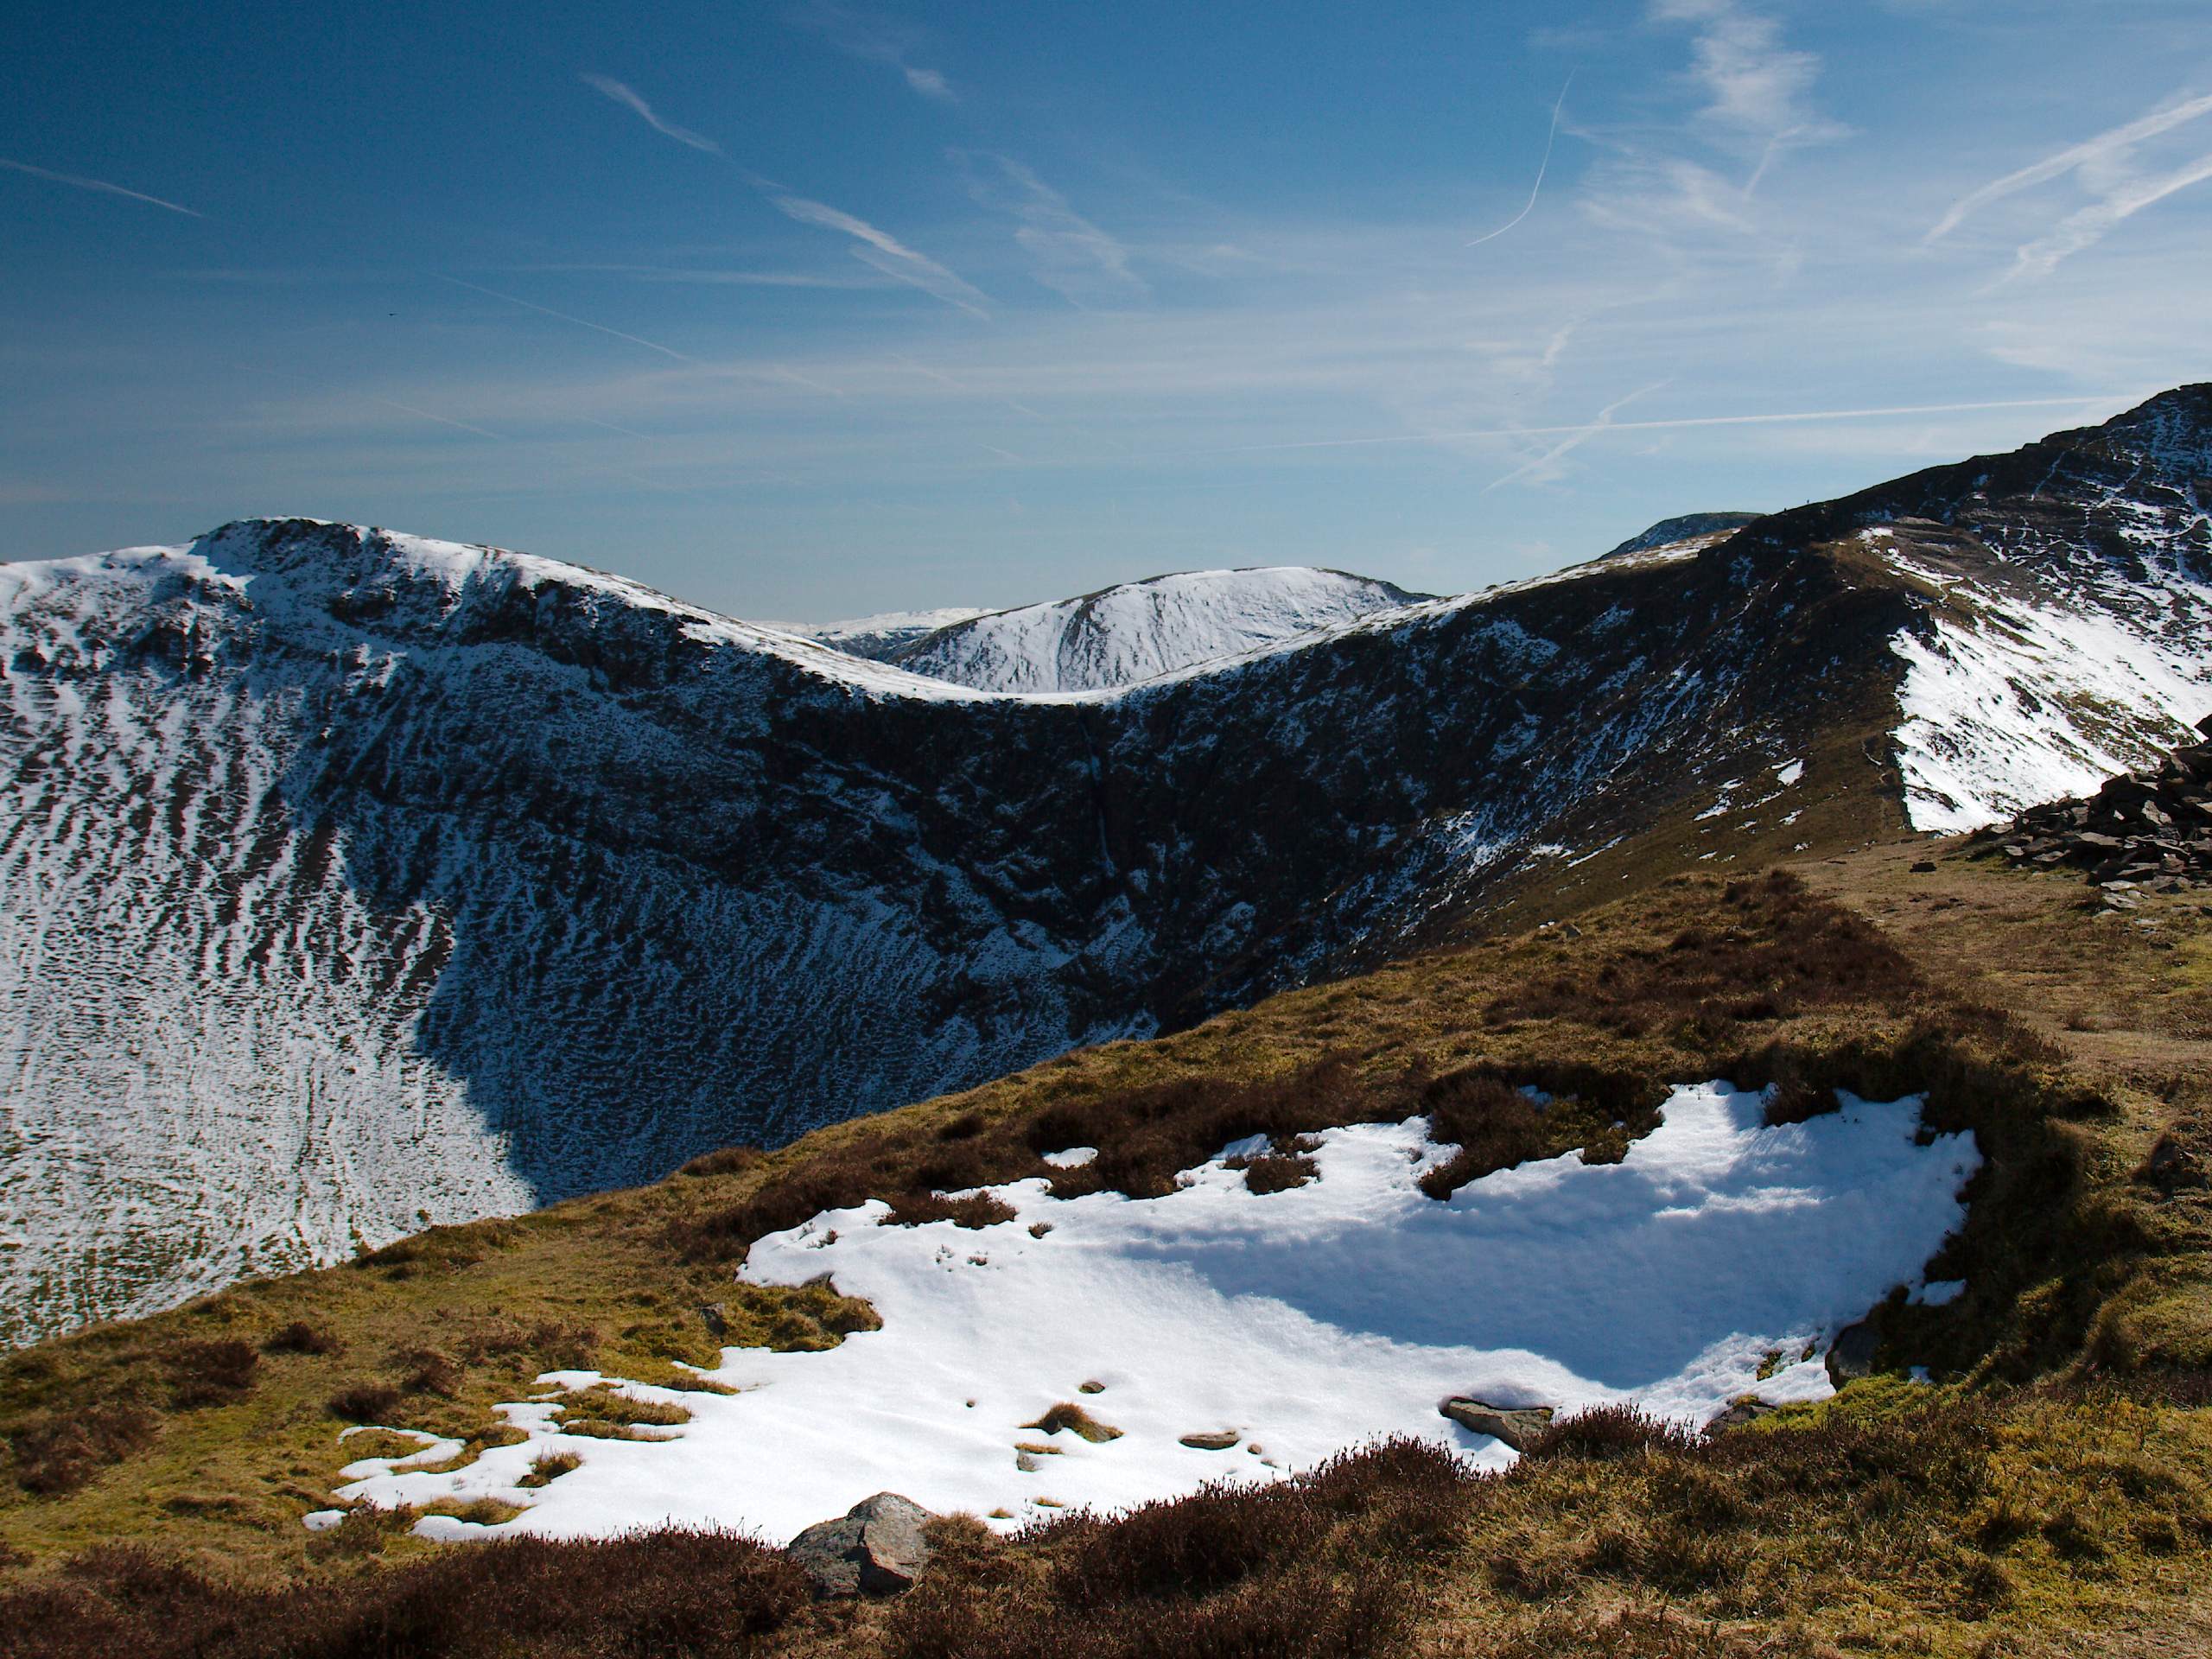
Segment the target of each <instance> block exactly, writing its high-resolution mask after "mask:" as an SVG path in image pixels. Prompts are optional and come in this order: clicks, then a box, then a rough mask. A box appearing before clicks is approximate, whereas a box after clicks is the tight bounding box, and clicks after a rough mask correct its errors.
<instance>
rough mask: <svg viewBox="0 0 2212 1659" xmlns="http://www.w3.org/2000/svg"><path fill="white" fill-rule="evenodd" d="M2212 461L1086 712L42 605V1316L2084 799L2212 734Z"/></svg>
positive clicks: (390, 558)
mask: <svg viewBox="0 0 2212 1659" xmlns="http://www.w3.org/2000/svg"><path fill="white" fill-rule="evenodd" d="M2208 431H2212V394H2208V392H2206V391H2204V390H2202V389H2192V390H2190V391H2184V392H2178V393H2174V394H2171V395H2169V396H2168V397H2164V398H2162V399H2159V400H2158V401H2157V402H2155V403H2153V404H2151V405H2147V406H2146V407H2145V409H2144V410H2139V411H2137V412H2136V413H2135V414H2134V415H2132V416H2126V417H2123V419H2121V420H2120V421H2118V422H2115V423H2113V424H2112V425H2111V426H2109V427H2107V428H2103V429H2097V430H2095V431H2092V432H2088V433H2077V434H2069V435H2061V436H2060V437H2058V438H2055V439H2052V440H2050V441H2048V442H2045V443H2043V444H2039V445H2035V446H2031V448H2028V449H2026V450H2024V451H2022V452H2020V453H2019V454H2016V455H2013V456H2009V457H2004V458H2000V459H1998V460H1994V461H1974V462H1969V463H1966V464H1964V465H1963V466H1961V467H1951V468H1939V469H1936V470H1934V471H1931V472H1929V473H1925V474H1917V475H1916V476H1915V477H1914V478H1911V479H1908V480H1901V481H1900V482H1898V483H1897V484H1894V485H1890V486H1883V487H1882V488H1881V489H1878V490H1875V491H1871V492H1868V493H1866V494H1864V495H1862V496H1859V497H1853V498H1851V499H1848V500H1847V501H1843V502H1839V503H1834V504H1831V505H1827V506H1824V507H1820V508H1808V509H1803V510H1801V511H1800V512H1796V513H1791V514H1787V515H1781V516H1778V517H1776V518H1768V519H1763V520H1759V521H1758V522H1757V523H1754V524H1751V525H1749V526H1747V527H1745V529H1743V530H1742V531H1738V533H1737V534H1736V535H1735V536H1733V537H1731V538H1729V539H1727V540H1726V541H1724V542H1722V543H1719V544H1716V545H1713V546H1710V547H1707V548H1704V549H1703V550H1698V549H1696V548H1694V547H1688V546H1675V547H1672V548H1661V549H1655V550H1648V551H1645V552H1643V553H1638V554H1635V555H1630V556H1622V557H1620V558H1617V559H1606V560H1600V561H1598V562H1595V563H1592V564H1590V565H1586V566H1583V567H1580V568H1579V569H1575V570H1573V571H1568V572H1563V573H1561V574H1560V575H1557V576H1554V577H1549V578H1545V579H1543V580H1541V581H1538V582H1527V583H1521V584H1517V585H1515V586H1512V587H1509V588H1498V589H1493V590H1491V591H1490V592H1487V593H1484V594H1478V595H1474V596H1471V597H1469V598H1465V599H1458V600H1443V601H1428V602H1426V603H1421V604H1414V605H1409V606H1399V607H1394V608H1391V609H1389V610H1386V611H1383V612H1380V613H1376V614H1374V615H1372V616H1369V617H1364V618H1361V619H1358V620H1352V621H1350V622H1346V623H1342V624H1339V625H1338V626H1334V627H1332V628H1328V629H1324V630H1321V631H1319V632H1311V633H1306V634H1301V635H1299V636H1298V637H1296V638H1295V639H1292V640H1290V641H1288V642H1286V643H1284V644H1282V645H1277V646H1274V647H1270V648H1262V649H1259V650H1255V651H1252V652H1246V653H1245V654H1243V655H1242V656H1238V657H1233V658H1229V659H1227V660H1225V661H1221V662H1211V663H1208V664H1205V665H1203V666H1202V667H1199V668H1193V669H1185V670H1183V671H1177V672H1172V673H1168V674H1165V675H1162V676H1160V677H1156V678H1154V679H1152V680H1149V681H1147V682H1145V683H1141V684H1139V685H1136V686H1134V687H1129V688H1126V689H1121V690H1102V691H1096V692H1090V693H1084V694H1065V693H1062V694H1055V695H1049V696H1015V695H1007V694H1003V693H989V692H979V691H976V690H969V689H967V688H963V687H960V686H956V685H952V684H948V683H945V682H944V681H941V680H937V679H931V678H926V677H920V676H918V675H915V674H912V673H908V672H906V671H902V670H900V669H899V668H897V667H895V666H887V665H881V664H874V663H869V662H864V661H861V660H859V659H857V658H853V657H850V656H848V655H844V654H842V653H840V652H835V651H831V650H829V649H828V648H826V647H823V646H822V645H817V644H814V643H812V642H810V641H807V640H804V639H798V638H796V637H794V636H792V635H790V634H787V633H783V632H778V631H775V630H772V629H765V628H760V627H756V626H750V625H747V624H744V623H739V622H733V621H730V620H727V619H723V618H720V617H715V616H713V615H710V614H709V613H704V612H701V611H697V610H696V609H693V608H690V607H685V606H682V605H679V604H676V603H674V602H672V601H668V600H666V599H664V598H661V597H660V596H658V595H656V594H652V593H650V592H649V591H647V590H645V589H643V588H639V587H637V586H635V585H634V584H632V583H627V582H621V581H619V580H616V579H614V578H611V577H607V576H602V575H597V574H595V573H593V572H590V571H587V570H583V569H578V568H576V567H573V566H566V565H561V564H556V563H551V562H550V561H544V560H539V559H533V558H530V557H527V556H521V555H517V554H512V553H507V552H503V551H499V550H488V549H481V548H465V547H459V546H455V545H453V544H450V543H435V542H427V541H421V540H417V539H416V538H412V537H402V536H396V535H392V534H389V533H386V532H383V531H363V530H359V529H354V528H350V527H346V526H340V525H331V524H315V523H310V522H305V521H297V520H288V521H263V522H249V523H245V524H236V525H232V526H229V527H226V529H224V530H221V531H216V532H214V533H213V534H211V535H209V536H207V537H202V538H201V539H200V541H199V542H197V543H194V544H193V545H192V546H191V547H189V548H181V549H137V550H129V551H126V552H123V553H117V554H110V555H105V556H96V557H90V558H82V559H72V560H62V561H58V562H53V563H43V564H18V565H12V566H8V567H4V568H0V662H4V664H5V676H6V696H7V709H6V718H5V721H4V723H0V1234H3V1235H4V1237H5V1239H6V1241H7V1243H9V1244H10V1245H11V1246H12V1248H10V1249H6V1250H5V1251H4V1253H0V1307H4V1308H5V1309H7V1310H8V1313H7V1314H6V1315H4V1316H0V1317H4V1318H6V1319H10V1320H11V1321H12V1322H11V1323H10V1324H8V1325H5V1327H4V1329H3V1330H0V1334H4V1335H7V1336H10V1337H13V1338H17V1339H20V1338H22V1337H23V1336H25V1335H28V1334H30V1333H32V1332H37V1331H41V1330H49V1329H54V1328H59V1327H60V1326H65V1325H70V1324H73V1323H76V1322H79V1321H81V1320H83V1319H89V1318H93V1317H97V1316H99V1315H102V1314H105V1313H116V1312H121V1311H126V1310H130V1309H133V1308H143V1307H149V1306H159V1305H162V1304H165V1303H168V1302H171V1301H174V1300H177V1299H178V1298H180V1297H181V1296H183V1295H185V1294H189V1293H190V1292H192V1291H193V1290H194V1289H198V1288H201V1287H207V1286H210V1285H213V1284H216V1283H219V1282H223V1281H227V1280H229V1279H232V1278H235V1277H236V1276H238V1274H241V1273H243V1272H247V1271H261V1270H266V1269H268V1268H275V1267H279V1266H283V1265H287V1264H291V1263H297V1262H307V1261H310V1260H327V1259H330V1258H331V1257H333V1256H335V1255H343V1254H346V1252H348V1251H349V1250H351V1249H353V1248H354V1247H355V1245H356V1244H357V1243H359V1242H362V1241H366V1242H371V1243H375V1242H381V1241H382V1240H384V1239H387V1238H390V1237H392V1236H397V1235H398V1234H400V1233H403V1232H407V1231H411V1230H415V1229H416V1227H418V1226H420V1225H421V1224H423V1223H425V1222H429V1221H446V1220H452V1219H457V1218H461V1217H467V1216H474V1215H481V1214H486V1213H491V1212H495V1211H502V1210H512V1209H516V1208H519V1207H522V1206H523V1205H527V1204H529V1203H531V1202H534V1201H543V1200H546V1199H550V1198H556V1197H558V1196H560V1195H563V1194H565V1193H571V1192H579V1191H582V1190H587V1189H589V1188H593V1187H597V1186H603V1185H611V1184H614V1183H619V1182H621V1181H624V1180H628V1179H637V1178H639V1177H643V1176H647V1175H651V1174H653V1173H658V1172H659V1171H662V1170H664V1169H666V1168H668V1167H671V1166H673V1165H674V1164H676V1163H677V1162H679V1161H680V1160H682V1159H683V1158H684V1157H686V1156H688V1155H690V1154H692V1153H694V1152H696V1151H697V1150H699V1149H700V1148H702V1147H711V1146H718V1145H723V1144H727V1143H729V1142H732V1141H746V1140H753V1141H768V1142H774V1141H782V1140H785V1139H787V1138H789V1137H790V1136H791V1135H796V1134H797V1133H798V1132H800V1131H801V1130H804V1129H805V1128H809V1127H810V1126H812V1125H815V1124H818V1123H822V1122H828V1121H830V1120H833V1119H836V1118H840V1117H843V1116H849V1115H851V1114H853V1113H855V1112H860V1111H865V1110H870V1109H876V1108H880V1107H882V1106H886V1105H890V1104H894V1103H898V1102H900V1101H903V1100H911V1099H916V1098H920V1097H923V1096H929V1095H932V1094H935V1093H938V1092H941V1091H943V1090H948V1089H951V1088H955V1087H959V1086H963V1085H966V1084H973V1083H975V1082H977V1081H980V1080H981V1079H982V1078H985V1077H992V1076H995V1075H999V1074H1001V1073H1003V1072H1005V1071H1009V1070H1012V1069H1014V1068H1015V1067H1017V1066H1020V1065H1024V1064H1027V1063H1028V1062H1030V1061H1033V1060H1035V1059H1038V1058H1042V1057H1044V1056H1046V1055H1050V1054H1052V1053H1055V1052H1059V1051H1061V1050H1064V1049H1065V1048H1068V1047H1070V1046H1074V1045H1077V1044H1083V1043H1089V1042H1096V1041H1099V1040H1102V1039H1108V1038H1111V1037H1115V1036H1119V1035H1127V1034H1141V1033H1148V1032H1152V1031H1154V1030H1158V1029H1160V1028H1164V1027H1178V1026H1180V1025H1183V1024H1186V1023H1188V1022H1189V1021H1190V1020H1193V1019H1195V1018H1198V1017H1199V1016H1201V1015H1203V1014H1205V1013H1207V1012H1210V1011H1211V1010H1213V1009H1216V1008H1219V1007H1228V1006H1232V1005H1236V1004H1240V1003H1243V1002H1245V1001H1249V1000H1250V999H1252V998H1254V997H1255V996H1258V995H1262V994H1264V993H1266V992H1267V991H1268V990H1270V989H1273V988H1278V987H1280V986H1282V985H1286V984H1290V983H1294V982H1300V981H1304V980H1308V979H1311V978H1313V977H1316V976H1324V975H1327V974H1330V973H1332V972H1336V971H1340V970H1342V969H1344V968H1346V967H1349V966H1352V965H1355V964H1357V963H1362V962H1366V961H1370V960H1373V959H1375V958H1376V957H1380V956H1383V955H1387V954H1389V953H1390V952H1392V951H1394V950H1400V949H1402V948H1403V947H1405V946H1406V945H1408V944H1418V943H1421V942H1424V941H1428V940H1433V939H1435V938H1440V937H1443V936H1445V935H1446V934H1447V933H1448V932H1449V931H1451V930H1452V929H1454V928H1459V927H1463V926H1465V925H1468V924H1469V922H1470V920H1471V919H1477V920H1478V919H1479V918H1480V915H1481V914H1482V912H1484V909H1485V908H1486V907H1491V906H1496V905H1497V904H1499V903H1501V902H1503V901H1504V900H1506V899H1519V900H1520V901H1521V902H1522V904H1523V905H1524V906H1541V907H1543V908H1544V909H1545V910H1546V911H1547V912H1548V913H1550V914H1559V913H1562V912H1564V911H1566V910H1567V909H1568V908H1571V907H1572V906H1575V905H1578V904H1580V903H1584V902H1586V900H1587V898H1588V897H1590V896H1592V895H1597V894H1601V893H1618V892H1620V891H1622V887H1621V885H1620V884H1621V883H1622V882H1623V881H1630V882H1634V881H1638V880H1649V879H1650V877H1651V876H1652V875H1653V874H1657V873H1663V872H1665V871H1668V870H1672V869H1678V868H1681V867H1682V865H1683V864H1684V863H1685V862H1688V861H1701V860H1711V861H1713V862H1714V863H1715V864H1716V866H1717V865H1720V864H1727V863H1732V862H1738V861H1750V860H1751V859H1754V858H1757V857H1760V856H1763V855H1772V854H1774V853H1777V852H1783V853H1786V852H1788V851H1789V850H1790V849H1793V848H1798V847H1802V846H1808V845H1815V846H1820V845H1827V844H1830V843H1832V842H1837V841H1840V840H1844V839H1847V838H1848V839H1853V840H1856V839H1861V838H1863V837H1864V836H1866V834H1868V833H1869V832H1871V831H1873V830H1878V829H1882V828H1883V827H1885V826H1893V825H1896V824H1897V823H1898V822H1899V820H1900V815H1901V814H1902V815H1904V816H1906V817H1909V818H1910V822H1912V823H1915V824H1917V825H1920V826H1922V827H1933V828H1948V827H1952V826H1955V825H1964V824H1967V823H1974V822H1980V821H1984V820H1987V819H1992V818H1995V817H1999V816H2002V815H2004V814H2005V813H2006V812H2008V811H2009V810H2011V809H2012V807H2013V806H2014V805H2016V804H2019V803H2020V802H2022V801H2024V800H2027V799H2031V798H2036V796H2037V792H2038V791H2045V792H2049V793H2054V794H2056V793H2066V792H2070V791H2073V790H2074V789H2076V788H2078V787H2079V786H2080V785H2079V783H2078V782H2077V779H2078V777H2079V776H2080V774H2081V772H2082V771H2083V770H2084V769H2087V768H2089V767H2093V766H2096V767H2105V763H2106V762H2107V760H2119V761H2123V762H2132V761H2135V760H2142V759H2145V758H2148V756H2149V755H2150V754H2151V753H2154V752H2155V751H2156V750H2158V749H2159V748H2162V747H2164V746H2165V745H2167V744H2169V743H2171V741H2174V740H2175V739H2176V738H2177V737H2178V736H2179V735H2181V734H2182V730H2183V728H2182V722H2183V721H2189V720H2193V719H2195V718H2196V717H2197V716H2199V715H2202V714H2204V713H2205V712H2207V710H2208V709H2212V689H2208V679H2209V678H2212V664H2208V663H2207V661H2206V658H2205V653H2204V648H2203V645H2202V641H2203V639H2205V638H2206V637H2207V636H2206V633H2205V626H2206V623H2207V620H2208V607H2209V606H2212V587H2209V586H2208V574H2209V573H2208V531H2207V528H2206V524H2205V519H2204V517H2203V515H2202V512H2200V511H2199V509H2198V506H2197V501H2198V496H2199V491H2200V489H2202V488H2205V487H2209V486H2204V485H2203V484H2202V480H2203V479H2204V477H2205V476H2206V474H2207V473H2208V471H2212V468H2208V467H2207V463H2206V451H2207V433H2208ZM2105 769H2109V768H2108V767H2106V768H2105Z"/></svg>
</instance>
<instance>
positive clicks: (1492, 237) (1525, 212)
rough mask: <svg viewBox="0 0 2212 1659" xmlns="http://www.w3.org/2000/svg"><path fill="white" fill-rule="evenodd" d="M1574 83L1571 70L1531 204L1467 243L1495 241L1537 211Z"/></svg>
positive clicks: (1546, 140)
mask: <svg viewBox="0 0 2212 1659" xmlns="http://www.w3.org/2000/svg"><path fill="white" fill-rule="evenodd" d="M1573 85H1574V76H1573V73H1572V72H1570V73H1568V75H1567V86H1573ZM1567 86H1562V87H1560V89H1559V99H1558V101H1557V102H1556V103H1554V105H1552V130H1551V131H1550V132H1549V133H1548V135H1546V137H1545V138H1544V159H1543V160H1542V161H1541V162H1537V163H1536V182H1535V186H1534V188H1531V189H1530V190H1529V205H1528V206H1527V207H1523V208H1522V210H1521V211H1520V212H1519V213H1516V214H1514V215H1513V217H1512V218H1511V219H1508V220H1507V221H1506V222H1505V223H1504V224H1503V225H1501V226H1498V227H1497V229H1496V230H1494V231H1492V232H1491V233H1490V234H1489V235H1487V236H1478V237H1477V238H1475V239H1474V240H1473V241H1471V242H1470V243H1468V244H1467V245H1468V246H1469V247H1471V248H1479V247H1480V246H1482V245H1483V244H1484V243H1485V242H1495V241H1496V240H1497V238H1499V237H1501V236H1503V235H1504V234H1505V233H1506V232H1508V231H1510V230H1511V229H1512V228H1513V227H1514V226H1516V225H1518V224H1519V223H1520V222H1521V221H1522V219H1526V218H1528V217H1529V214H1531V213H1535V211H1536V198H1537V196H1538V195H1539V194H1541V193H1542V191H1543V188H1544V174H1545V172H1546V171H1547V170H1548V168H1550V166H1551V164H1552V146H1553V145H1554V144H1555V143H1558V142H1559V112H1560V111H1561V110H1563V109H1565V108H1566V107H1567Z"/></svg>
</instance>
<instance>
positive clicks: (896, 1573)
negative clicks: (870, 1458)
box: [785, 1492, 930, 1596]
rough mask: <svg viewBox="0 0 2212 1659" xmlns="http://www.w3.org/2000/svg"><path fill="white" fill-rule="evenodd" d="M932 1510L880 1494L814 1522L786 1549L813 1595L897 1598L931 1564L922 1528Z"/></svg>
mask: <svg viewBox="0 0 2212 1659" xmlns="http://www.w3.org/2000/svg"><path fill="white" fill-rule="evenodd" d="M929 1518H930V1512H929V1511H928V1510H925V1509H924V1508H923V1507H922V1506H921V1505H920V1504H918V1503H915V1502H914V1500H913V1499H912V1498H911V1497H900V1496H899V1494H898V1493H896V1492H878V1493H877V1494H876V1495H875V1496H874V1497H868V1498H863V1499H861V1501H860V1502H859V1503H855V1504H854V1505H853V1507H852V1508H851V1509H849V1510H846V1511H845V1513H844V1514H843V1515H842V1516H839V1517H838V1518H837V1519H836V1520H835V1521H818V1522H816V1523H815V1524H814V1525H812V1526H810V1527H809V1528H808V1529H806V1530H805V1531H804V1532H802V1533H801V1534H799V1535H798V1537H796V1538H794V1539H792V1540H791V1542H790V1543H789V1544H788V1545H786V1546H785V1554H788V1555H789V1556H790V1557H791V1560H794V1561H796V1562H797V1563H798V1566H799V1567H800V1569H801V1570H802V1571H804V1573H805V1574H806V1576H807V1577H808V1578H810V1579H811V1580H813V1581H814V1593H815V1594H816V1595H817V1596H895V1595H897V1594H898V1593H899V1592H901V1591H903V1590H910V1589H912V1587H913V1584H914V1580H916V1579H918V1578H919V1577H921V1575H922V1571H923V1569H924V1568H925V1567H928V1566H929V1564H930V1547H929V1541H928V1540H927V1539H925V1537H923V1535H922V1528H923V1525H924V1523H925V1522H927V1521H928V1520H929Z"/></svg>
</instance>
